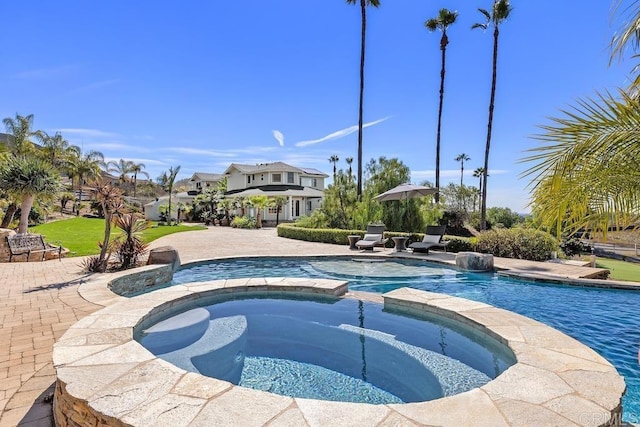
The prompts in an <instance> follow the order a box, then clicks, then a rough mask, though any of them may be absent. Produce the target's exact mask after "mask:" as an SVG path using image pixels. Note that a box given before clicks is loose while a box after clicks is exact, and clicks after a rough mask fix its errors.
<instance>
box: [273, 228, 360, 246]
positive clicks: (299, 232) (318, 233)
mask: <svg viewBox="0 0 640 427" xmlns="http://www.w3.org/2000/svg"><path fill="white" fill-rule="evenodd" d="M277 231H278V236H280V237H286V238H289V239H296V240H305V241H307V242H321V243H333V244H337V245H346V244H348V243H349V239H348V238H347V236H350V235H353V234H359V235H361V236H364V231H362V230H342V229H338V228H304V227H300V226H298V225H297V224H280V225H278V228H277Z"/></svg>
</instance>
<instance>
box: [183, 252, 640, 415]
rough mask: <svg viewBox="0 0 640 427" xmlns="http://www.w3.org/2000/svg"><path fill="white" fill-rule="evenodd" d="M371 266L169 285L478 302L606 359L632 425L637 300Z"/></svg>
mask: <svg viewBox="0 0 640 427" xmlns="http://www.w3.org/2000/svg"><path fill="white" fill-rule="evenodd" d="M371 261H372V262H356V261H351V258H348V257H346V258H345V257H333V258H318V257H313V258H297V257H296V258H241V259H233V260H231V259H230V260H218V261H211V262H209V263H206V264H198V265H194V266H191V267H186V268H183V269H181V270H179V271H177V272H176V273H175V275H174V280H173V282H172V283H186V282H193V281H203V280H214V279H225V278H238V277H284V276H288V277H324V278H334V279H342V280H347V281H349V289H350V290H353V291H358V290H361V291H369V292H378V293H384V292H388V291H390V290H393V289H396V288H399V287H404V286H407V287H412V288H416V289H422V290H426V291H431V292H441V293H445V294H449V295H454V296H458V297H463V298H467V299H471V300H475V301H480V302H486V303H488V304H491V305H494V306H496V307H500V308H504V309H507V310H510V311H514V312H516V313H520V314H522V315H525V316H528V317H531V318H533V319H536V320H539V321H541V322H543V323H546V324H547V325H549V326H552V327H554V328H557V329H559V330H560V331H562V332H564V333H566V334H568V335H570V336H572V337H574V338H576V339H578V340H580V341H581V342H583V343H585V344H586V345H588V346H589V347H591V348H593V349H595V350H596V351H597V352H598V353H600V354H601V355H602V356H604V357H605V358H607V359H608V360H609V361H610V362H611V363H612V364H613V365H614V366H615V367H616V369H617V370H618V372H619V373H620V374H621V375H623V376H624V378H625V381H626V384H627V392H626V395H625V397H624V399H623V406H624V415H623V418H624V420H626V421H631V422H640V365H639V363H638V347H639V345H640V315H639V311H640V310H639V307H640V292H637V291H624V290H612V289H599V288H587V287H585V288H582V287H575V286H561V285H555V284H553V285H552V284H544V283H538V282H528V281H519V280H514V279H510V278H505V277H500V276H497V275H494V274H477V273H463V272H459V271H457V270H454V269H451V268H448V267H443V266H440V265H437V264H431V263H427V262H425V261H416V260H400V259H393V260H388V261H386V262H384V263H380V262H377V260H375V259H372V260H371ZM394 272H395V273H394Z"/></svg>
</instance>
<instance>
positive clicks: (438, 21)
mask: <svg viewBox="0 0 640 427" xmlns="http://www.w3.org/2000/svg"><path fill="white" fill-rule="evenodd" d="M457 18H458V12H452V11H450V10H449V9H445V8H442V9H440V11H439V12H438V16H437V17H435V18H431V19H429V20H427V21H426V22H425V23H424V26H425V27H426V28H427V29H428V30H429V31H431V32H433V31H436V30H440V31H442V37H440V50H441V51H442V67H441V69H440V104H439V106H438V131H437V133H436V188H438V189H439V188H440V129H441V124H442V105H443V101H444V75H445V70H446V68H445V63H446V53H447V45H448V44H449V37H448V36H447V29H448V28H449V25H452V24H453V23H455V22H456V19H457ZM435 201H436V203H438V202H439V201H440V194H439V193H436V194H435Z"/></svg>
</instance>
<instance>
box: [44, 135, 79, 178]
mask: <svg viewBox="0 0 640 427" xmlns="http://www.w3.org/2000/svg"><path fill="white" fill-rule="evenodd" d="M37 137H38V138H39V139H40V141H41V143H42V147H41V150H40V153H41V155H42V157H43V158H44V159H46V160H47V161H48V162H50V163H51V165H52V166H53V167H54V168H56V169H58V170H60V171H62V170H66V169H68V167H69V164H70V160H71V159H73V158H74V157H77V156H78V154H79V153H80V151H81V150H80V147H78V146H76V145H71V144H69V141H67V140H66V139H64V137H63V136H62V134H61V133H60V132H56V134H55V135H54V136H50V135H48V134H47V133H46V132H42V131H40V132H37Z"/></svg>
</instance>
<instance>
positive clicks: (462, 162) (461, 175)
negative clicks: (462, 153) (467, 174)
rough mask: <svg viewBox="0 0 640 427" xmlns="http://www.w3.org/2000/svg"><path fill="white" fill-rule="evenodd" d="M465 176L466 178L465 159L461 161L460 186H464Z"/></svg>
mask: <svg viewBox="0 0 640 427" xmlns="http://www.w3.org/2000/svg"><path fill="white" fill-rule="evenodd" d="M463 178H464V160H463V161H461V162H460V188H462V179H463Z"/></svg>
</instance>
